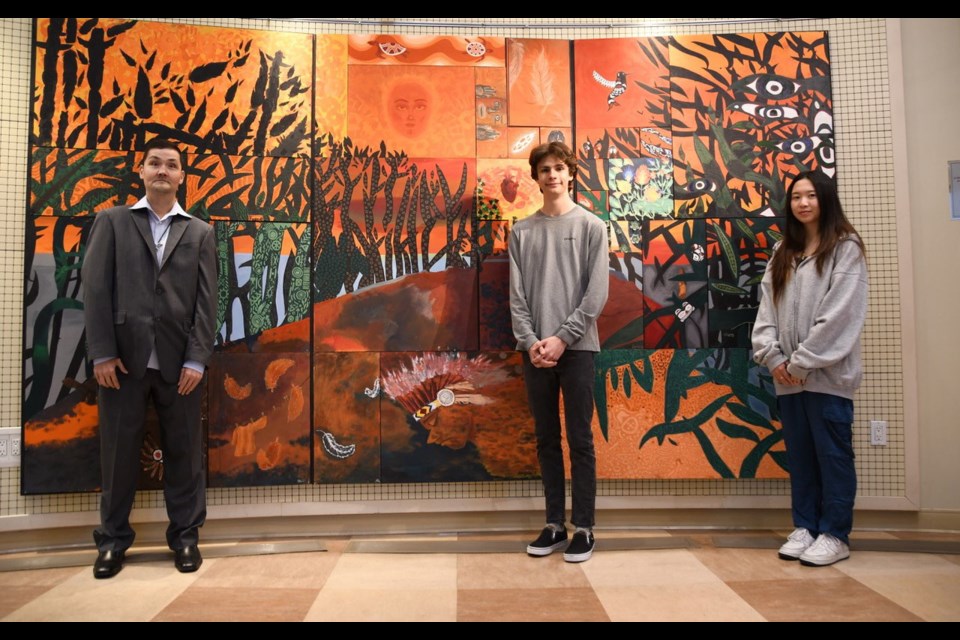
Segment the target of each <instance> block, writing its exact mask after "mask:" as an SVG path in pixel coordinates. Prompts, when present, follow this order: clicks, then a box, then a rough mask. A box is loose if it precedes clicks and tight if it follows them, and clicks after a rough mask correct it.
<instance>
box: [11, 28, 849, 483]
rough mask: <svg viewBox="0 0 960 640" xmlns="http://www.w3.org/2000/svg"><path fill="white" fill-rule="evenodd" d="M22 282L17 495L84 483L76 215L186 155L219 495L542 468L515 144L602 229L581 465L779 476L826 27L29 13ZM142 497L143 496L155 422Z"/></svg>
mask: <svg viewBox="0 0 960 640" xmlns="http://www.w3.org/2000/svg"><path fill="white" fill-rule="evenodd" d="M34 35H35V41H34V52H35V67H34V92H33V103H32V105H31V106H32V115H33V118H32V129H31V133H30V145H29V158H28V163H29V170H30V176H29V196H28V202H27V203H26V206H27V212H26V213H27V223H26V237H25V249H26V251H25V272H24V354H23V355H24V369H23V411H22V415H23V424H24V438H23V443H24V453H23V473H22V483H23V486H22V489H23V491H24V492H25V493H31V494H35V493H54V492H56V493H62V492H73V491H92V490H96V489H97V488H98V484H99V460H98V432H97V408H96V385H95V382H94V381H93V380H92V379H91V371H92V365H91V363H89V362H88V361H87V358H86V352H85V346H84V327H83V283H82V282H80V265H81V264H82V261H83V254H84V249H85V246H86V241H87V237H88V234H89V230H90V223H91V222H92V216H93V215H95V213H96V212H97V211H98V210H100V209H103V208H106V207H108V206H112V205H116V204H124V203H126V204H131V203H133V202H135V201H136V200H137V199H138V198H139V197H140V196H141V195H142V187H141V185H140V184H139V178H138V176H137V169H138V167H139V161H140V157H139V153H138V150H139V149H141V148H142V146H143V144H144V143H145V142H146V141H148V140H150V139H151V138H153V137H156V136H161V137H164V138H169V139H172V140H174V141H176V142H178V143H179V144H180V145H181V146H182V148H183V149H184V150H185V152H186V154H187V161H186V167H185V168H186V172H187V180H186V181H185V184H184V185H183V187H182V190H181V193H180V202H181V203H182V204H183V205H184V207H185V208H186V209H187V210H188V211H189V212H190V213H191V214H192V215H194V216H197V217H199V218H201V219H203V220H206V221H209V223H210V224H211V225H213V226H214V227H215V230H216V238H217V250H218V253H217V256H218V272H219V298H218V323H219V330H218V333H217V338H216V340H217V345H216V354H215V355H214V358H213V360H212V362H211V364H210V367H209V369H208V373H207V376H206V380H205V384H206V398H205V405H204V428H205V429H206V432H207V460H208V475H209V484H210V486H213V487H241V486H258V485H272V484H296V483H307V482H320V483H354V482H357V483H367V482H434V481H445V482H450V481H484V480H503V479H518V478H532V477H536V476H537V473H538V471H537V461H536V445H535V438H534V436H533V426H532V421H531V418H530V415H529V412H528V409H527V406H526V396H525V390H524V387H523V380H522V374H521V366H520V360H519V354H518V353H517V352H516V351H515V350H514V346H515V344H514V341H513V338H512V335H511V331H510V315H509V306H508V300H507V298H508V293H507V281H508V263H507V261H506V243H507V238H508V237H509V231H510V228H511V226H512V225H513V224H514V223H515V222H516V221H517V220H519V219H521V218H523V217H525V216H528V215H532V214H533V213H535V212H536V209H537V207H538V205H539V202H540V194H539V192H538V189H537V186H536V183H535V182H534V181H533V180H532V179H531V177H530V172H529V168H528V165H527V161H526V158H527V156H528V154H529V152H530V149H532V148H533V147H534V146H535V145H537V144H539V143H541V142H546V141H550V140H561V141H564V142H566V143H568V144H569V145H571V147H572V148H574V149H575V150H576V153H577V160H578V166H579V173H578V177H577V181H576V198H577V201H578V202H579V203H580V204H582V205H583V206H584V207H586V208H588V209H589V210H590V211H592V212H594V213H595V214H596V215H597V216H598V217H600V218H601V219H603V220H604V221H605V222H606V223H607V226H608V232H609V244H610V250H609V260H610V299H609V302H608V304H607V307H606V309H605V310H604V313H603V315H602V317H601V319H600V334H601V341H602V348H603V351H602V352H601V354H600V355H599V356H598V360H597V377H596V392H595V396H596V400H597V416H596V419H595V424H594V430H595V435H596V442H597V459H598V473H599V476H600V477H601V478H606V479H623V478H671V479H674V478H717V479H720V478H771V477H785V476H786V472H785V464H786V463H785V461H784V456H783V442H782V438H781V433H780V425H779V422H778V420H777V416H776V407H775V397H774V393H773V387H772V383H771V380H770V377H769V374H768V372H767V371H766V370H764V369H761V368H758V367H757V366H756V365H755V364H754V363H753V362H752V360H751V358H750V340H749V336H750V330H751V326H752V322H753V319H754V316H755V314H756V308H757V304H758V291H759V281H760V278H761V277H762V274H763V271H764V269H765V266H766V262H767V259H768V258H769V256H770V253H771V250H772V246H773V244H774V243H775V242H776V241H777V240H778V239H779V237H780V234H779V230H780V227H781V224H782V216H783V214H784V205H785V203H784V197H785V188H784V183H785V181H786V180H787V179H788V178H789V177H790V176H791V175H795V174H797V173H798V172H801V171H805V170H819V171H821V172H823V173H824V174H826V175H827V176H830V177H833V176H834V172H835V163H834V154H833V150H834V138H833V121H832V98H831V92H830V62H829V55H828V47H827V37H826V34H825V33H824V32H804V33H739V34H722V35H703V36H682V37H656V38H626V39H601V40H576V41H566V40H540V39H509V38H508V39H504V38H490V37H483V36H481V35H477V36H476V37H455V36H409V35H399V34H378V35H349V36H347V35H317V36H311V35H303V34H285V33H275V32H261V31H250V30H241V29H223V28H214V27H197V26H188V25H179V24H178V25H173V24H165V23H160V22H139V21H133V20H123V19H104V18H89V19H83V18H42V19H37V20H36V21H35V33H34ZM141 462H142V466H143V476H142V481H143V482H142V486H143V487H157V486H159V483H160V482H161V480H162V474H163V451H162V446H161V438H160V434H159V433H158V432H157V429H156V425H155V424H152V423H151V424H149V425H148V433H147V437H146V439H145V441H144V446H143V449H142V455H141Z"/></svg>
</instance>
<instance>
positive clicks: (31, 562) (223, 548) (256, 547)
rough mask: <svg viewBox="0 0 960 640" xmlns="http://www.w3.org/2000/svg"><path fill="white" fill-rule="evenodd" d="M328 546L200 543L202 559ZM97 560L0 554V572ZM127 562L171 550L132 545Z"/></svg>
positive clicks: (68, 554) (89, 554) (161, 557)
mask: <svg viewBox="0 0 960 640" xmlns="http://www.w3.org/2000/svg"><path fill="white" fill-rule="evenodd" d="M326 550H327V547H326V545H325V544H324V543H323V541H322V540H316V539H314V540H289V541H275V542H241V543H238V544H235V545H217V546H209V547H207V546H204V545H203V544H201V545H200V551H201V553H203V557H204V558H230V557H235V556H261V555H271V554H275V553H309V552H314V551H326ZM96 559H97V553H96V551H93V550H90V549H82V550H80V549H78V550H75V551H64V552H54V553H42V554H38V555H35V556H25V555H18V556H13V557H3V556H0V572H3V571H26V570H30V569H58V568H62V567H82V566H85V565H90V566H91V567H93V561H94V560H96ZM124 562H125V563H126V564H138V563H141V562H143V563H145V562H169V563H170V564H171V565H172V564H173V552H172V551H170V550H169V549H158V548H152V549H143V550H142V551H141V550H138V549H137V548H136V547H133V549H131V550H130V551H128V552H127V556H126V559H125V560H124Z"/></svg>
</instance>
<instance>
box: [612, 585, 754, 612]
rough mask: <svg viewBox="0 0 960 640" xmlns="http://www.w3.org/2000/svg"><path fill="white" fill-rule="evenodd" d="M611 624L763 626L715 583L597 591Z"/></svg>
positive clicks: (747, 607) (732, 594) (742, 603)
mask: <svg viewBox="0 0 960 640" xmlns="http://www.w3.org/2000/svg"><path fill="white" fill-rule="evenodd" d="M596 592H597V597H598V598H599V599H600V602H601V603H602V604H603V607H604V609H606V611H607V613H608V614H609V616H610V620H611V621H613V622H763V621H764V617H763V616H762V615H760V613H759V612H757V611H756V609H754V608H753V607H751V606H750V605H749V604H748V603H747V602H746V601H745V600H744V599H743V598H741V597H740V596H739V595H737V593H736V592H734V591H733V590H732V589H731V588H730V587H728V586H727V585H725V584H724V583H722V582H720V581H719V580H717V581H716V582H701V583H693V584H682V585H681V584H669V585H656V586H643V587H600V588H598V589H597V590H596Z"/></svg>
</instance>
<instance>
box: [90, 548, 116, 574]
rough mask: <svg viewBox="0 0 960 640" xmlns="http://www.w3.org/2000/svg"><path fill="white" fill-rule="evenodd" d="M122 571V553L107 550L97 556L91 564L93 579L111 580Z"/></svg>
mask: <svg viewBox="0 0 960 640" xmlns="http://www.w3.org/2000/svg"><path fill="white" fill-rule="evenodd" d="M120 569H123V551H114V550H112V549H107V550H106V551H101V552H100V553H99V554H98V555H97V561H96V562H94V563H93V577H94V578H97V579H101V578H112V577H113V576H115V575H117V574H118V573H120Z"/></svg>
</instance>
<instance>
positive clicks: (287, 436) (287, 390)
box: [208, 353, 310, 487]
mask: <svg viewBox="0 0 960 640" xmlns="http://www.w3.org/2000/svg"><path fill="white" fill-rule="evenodd" d="M285 361H286V362H285ZM278 364H279V365H283V366H278ZM228 375H229V376H230V379H231V380H232V381H233V382H232V383H231V382H228V381H227V379H226V376H228ZM210 379H211V382H210V384H211V391H212V394H211V402H210V417H211V420H210V432H209V441H208V442H209V460H208V473H209V479H210V482H209V484H210V486H211V487H216V486H258V485H272V484H296V483H302V482H307V481H308V480H309V471H310V448H309V443H310V410H309V407H310V402H309V396H310V392H309V385H308V384H307V383H308V381H309V379H310V354H307V353H286V354H273V353H254V354H242V355H235V354H217V355H216V356H215V357H214V359H213V361H212V362H211V367H210ZM247 385H250V387H249V395H246V394H247V391H245V390H246V389H248V387H247ZM228 386H229V387H230V388H231V389H234V391H233V395H235V396H237V397H230V393H229V392H228V391H227V387H228ZM271 387H272V389H271ZM237 389H240V390H244V391H242V392H238V391H237ZM298 395H299V396H301V397H300V398H298V397H297V396H298ZM258 421H262V422H260V423H258ZM243 443H246V444H245V446H244V444H243Z"/></svg>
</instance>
